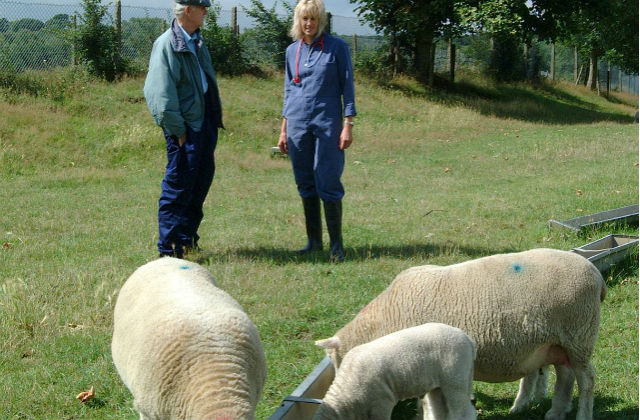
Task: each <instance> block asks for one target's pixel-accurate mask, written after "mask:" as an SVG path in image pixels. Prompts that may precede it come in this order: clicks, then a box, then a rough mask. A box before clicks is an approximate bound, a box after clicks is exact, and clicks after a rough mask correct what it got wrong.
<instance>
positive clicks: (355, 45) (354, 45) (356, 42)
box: [351, 34, 358, 61]
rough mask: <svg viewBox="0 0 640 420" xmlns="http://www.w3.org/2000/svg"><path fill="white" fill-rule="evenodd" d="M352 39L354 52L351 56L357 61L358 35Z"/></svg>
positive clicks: (354, 35)
mask: <svg viewBox="0 0 640 420" xmlns="http://www.w3.org/2000/svg"><path fill="white" fill-rule="evenodd" d="M351 38H352V40H353V51H352V52H351V55H352V56H353V58H352V59H351V60H352V61H356V54H357V52H358V35H356V34H353V36H352V37H351Z"/></svg>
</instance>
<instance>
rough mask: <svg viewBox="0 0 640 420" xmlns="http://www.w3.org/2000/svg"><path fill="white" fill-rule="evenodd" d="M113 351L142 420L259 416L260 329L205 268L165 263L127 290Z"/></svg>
mask: <svg viewBox="0 0 640 420" xmlns="http://www.w3.org/2000/svg"><path fill="white" fill-rule="evenodd" d="M111 352H112V356H113V361H114V363H115V366H116V369H117V371H118V373H119V375H120V377H121V378H122V380H123V382H124V383H125V385H126V386H127V387H128V388H129V390H130V391H131V393H132V394H133V397H134V407H135V409H136V410H137V411H138V412H139V413H140V417H141V419H223V418H224V419H253V418H254V413H255V407H256V404H257V403H258V400H259V398H260V394H261V392H262V387H263V385H264V381H265V378H266V362H265V354H264V350H263V347H262V343H261V341H260V336H259V334H258V331H257V329H256V327H255V325H254V324H253V322H251V320H250V319H249V317H248V316H247V314H246V313H245V312H244V311H243V310H242V307H241V306H240V305H239V304H238V303H237V302H236V301H235V300H234V299H233V298H232V297H231V296H229V295H228V294H227V293H226V292H224V291H222V290H220V289H219V288H218V287H216V284H215V280H214V279H213V277H212V276H211V274H210V273H209V272H208V271H207V270H206V269H205V268H203V267H201V266H199V265H198V264H195V263H192V262H188V261H184V260H180V259H177V258H169V257H166V258H161V259H158V260H156V261H152V262H150V263H148V264H145V265H143V266H142V267H140V268H138V269H137V270H136V271H135V272H134V273H133V274H132V275H131V277H129V279H128V280H127V281H126V282H125V284H124V285H123V286H122V289H121V290H120V293H119V295H118V299H117V302H116V305H115V310H114V331H113V339H112V342H111Z"/></svg>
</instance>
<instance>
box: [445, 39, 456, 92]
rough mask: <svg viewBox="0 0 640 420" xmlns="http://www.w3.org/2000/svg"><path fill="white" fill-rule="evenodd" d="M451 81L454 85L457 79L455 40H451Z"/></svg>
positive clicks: (449, 51)
mask: <svg viewBox="0 0 640 420" xmlns="http://www.w3.org/2000/svg"><path fill="white" fill-rule="evenodd" d="M447 52H448V54H449V81H450V82H451V83H453V82H454V81H455V77H456V44H454V43H453V38H449V48H448V51H447Z"/></svg>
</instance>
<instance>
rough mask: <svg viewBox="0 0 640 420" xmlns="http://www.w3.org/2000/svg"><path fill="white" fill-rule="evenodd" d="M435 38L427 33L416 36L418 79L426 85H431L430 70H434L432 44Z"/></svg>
mask: <svg viewBox="0 0 640 420" xmlns="http://www.w3.org/2000/svg"><path fill="white" fill-rule="evenodd" d="M432 43H433V37H432V36H431V35H430V34H428V33H425V32H422V33H420V34H418V36H416V52H415V58H414V60H415V63H414V64H415V68H416V78H417V79H418V80H419V81H420V82H422V83H425V84H428V83H429V76H430V75H429V69H430V68H432V65H433V58H432V57H431V44H432Z"/></svg>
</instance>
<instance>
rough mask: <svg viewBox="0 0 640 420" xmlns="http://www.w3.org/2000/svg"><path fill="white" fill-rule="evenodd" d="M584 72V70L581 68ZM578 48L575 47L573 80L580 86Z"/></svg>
mask: <svg viewBox="0 0 640 420" xmlns="http://www.w3.org/2000/svg"><path fill="white" fill-rule="evenodd" d="M580 70H582V68H580ZM579 76H580V75H579V74H578V47H573V80H575V83H576V85H577V84H578V77H579Z"/></svg>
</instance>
